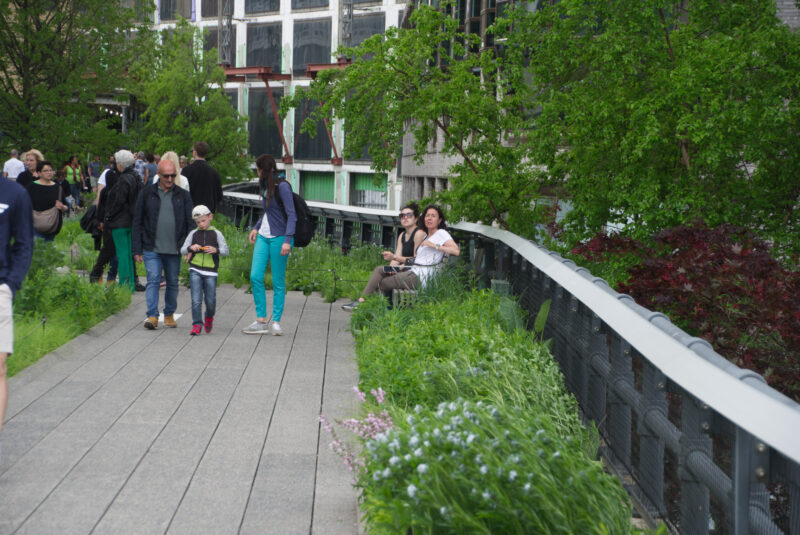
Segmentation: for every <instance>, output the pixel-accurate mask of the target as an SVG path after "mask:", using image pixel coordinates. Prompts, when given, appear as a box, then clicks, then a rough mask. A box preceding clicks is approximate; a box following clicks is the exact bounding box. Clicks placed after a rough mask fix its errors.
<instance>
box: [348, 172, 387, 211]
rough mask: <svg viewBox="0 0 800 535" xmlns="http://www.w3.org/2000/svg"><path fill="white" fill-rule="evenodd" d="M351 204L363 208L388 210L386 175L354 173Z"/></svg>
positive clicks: (352, 176)
mask: <svg viewBox="0 0 800 535" xmlns="http://www.w3.org/2000/svg"><path fill="white" fill-rule="evenodd" d="M376 182H377V184H376ZM350 204H352V205H353V206H360V207H362V208H386V174H385V173H377V174H372V173H352V174H351V175H350Z"/></svg>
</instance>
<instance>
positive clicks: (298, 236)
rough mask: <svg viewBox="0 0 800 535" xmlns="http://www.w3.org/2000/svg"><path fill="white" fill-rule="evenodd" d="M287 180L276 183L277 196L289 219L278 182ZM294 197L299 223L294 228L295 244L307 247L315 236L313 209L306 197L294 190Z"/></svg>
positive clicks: (286, 217)
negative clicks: (307, 202)
mask: <svg viewBox="0 0 800 535" xmlns="http://www.w3.org/2000/svg"><path fill="white" fill-rule="evenodd" d="M281 182H286V180H281V181H278V182H276V184H275V198H276V199H277V200H278V204H279V205H280V207H281V210H283V217H284V218H285V219H286V220H288V219H289V216H288V215H286V207H285V206H284V205H283V199H281V196H280V195H278V184H280V183H281ZM291 187H292V186H291V184H289V188H290V189H291ZM292 199H293V200H294V213H295V214H297V225H295V228H294V246H295V247H305V246H306V245H308V244H309V243H311V238H313V237H314V230H315V229H314V226H315V225H314V221H313V220H312V219H311V210H309V209H308V205H307V204H306V201H305V199H303V198H302V197H301V196H300V195H298V194H297V193H295V192H294V190H292Z"/></svg>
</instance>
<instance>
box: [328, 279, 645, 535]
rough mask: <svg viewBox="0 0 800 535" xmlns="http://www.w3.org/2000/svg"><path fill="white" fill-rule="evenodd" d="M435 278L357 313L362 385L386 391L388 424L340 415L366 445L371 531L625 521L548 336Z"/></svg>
mask: <svg viewBox="0 0 800 535" xmlns="http://www.w3.org/2000/svg"><path fill="white" fill-rule="evenodd" d="M440 279H442V277H440ZM456 279H458V277H456ZM461 279H462V280H461V282H463V277H462V278H461ZM440 282H441V284H439V285H438V288H432V289H431V291H430V292H423V293H422V294H421V295H420V296H419V298H418V300H417V302H416V303H415V304H414V306H413V307H411V308H406V309H400V310H387V309H386V306H385V302H384V301H383V300H382V299H381V298H374V299H369V300H368V301H367V302H366V303H365V304H364V305H362V306H361V307H359V308H358V310H357V311H356V312H355V313H354V316H353V320H352V328H353V333H354V336H355V339H356V353H357V359H358V365H359V370H360V373H361V385H360V386H361V389H362V390H365V391H370V390H373V391H378V389H382V391H385V401H384V407H385V408H386V410H387V412H386V413H385V414H386V417H385V418H384V420H387V419H389V418H390V419H391V421H392V422H393V424H394V427H392V428H390V429H388V430H382V428H381V427H380V426H376V425H375V420H376V418H379V417H377V416H375V414H374V412H371V413H370V414H369V415H368V416H367V417H366V418H365V419H364V420H363V423H364V426H357V425H354V424H353V422H354V421H353V420H351V421H350V422H344V424H345V427H347V428H350V429H352V428H354V427H355V428H356V429H357V433H358V434H359V435H360V436H361V442H362V445H363V446H364V448H363V452H364V453H363V457H361V458H360V460H358V461H357V462H356V463H355V469H356V478H357V484H358V486H359V487H360V488H361V490H362V512H363V515H364V519H365V521H366V525H367V528H368V531H369V532H370V533H453V534H455V533H459V534H460V533H628V532H630V531H631V530H632V528H631V524H630V517H631V506H630V502H629V499H628V497H627V495H626V493H625V491H624V490H623V488H622V486H621V485H620V484H619V482H618V481H617V480H616V479H615V478H613V477H612V476H610V475H608V474H606V473H605V472H604V471H603V469H602V465H601V463H600V462H599V461H597V460H595V459H596V458H597V447H598V438H597V433H596V431H595V430H594V429H593V428H586V427H584V426H582V424H581V422H580V420H579V417H578V409H577V404H576V402H575V400H574V398H573V397H572V396H571V395H570V394H568V393H567V391H566V389H565V388H564V385H563V378H562V376H561V374H560V372H559V370H558V366H557V364H556V363H555V362H554V361H553V359H552V357H551V355H550V353H549V351H548V350H547V347H546V344H543V343H541V341H540V340H538V339H537V336H536V334H534V333H530V332H527V331H524V330H521V329H517V328H515V326H516V325H519V324H521V323H522V321H520V319H521V318H520V316H521V314H522V313H521V311H520V309H519V308H518V307H517V306H516V303H514V302H513V301H510V300H508V299H507V298H501V297H498V296H497V295H495V294H493V293H492V292H490V291H486V290H481V291H478V290H475V291H465V290H462V289H459V287H460V283H458V282H457V283H454V282H453V281H447V280H446V279H443V280H442V281H440ZM509 310H513V311H514V314H511V315H509V314H508V311H509ZM514 316H516V317H514ZM368 407H369V408H370V409H373V410H374V409H375V407H374V402H368ZM370 425H372V426H373V427H375V428H376V429H378V430H379V432H377V433H370V431H369V426H370ZM336 440H338V439H336Z"/></svg>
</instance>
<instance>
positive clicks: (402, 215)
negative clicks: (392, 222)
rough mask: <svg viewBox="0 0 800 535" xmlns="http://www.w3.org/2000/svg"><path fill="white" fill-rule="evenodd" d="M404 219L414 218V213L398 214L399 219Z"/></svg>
mask: <svg viewBox="0 0 800 535" xmlns="http://www.w3.org/2000/svg"><path fill="white" fill-rule="evenodd" d="M406 217H414V212H400V219H404V218H406Z"/></svg>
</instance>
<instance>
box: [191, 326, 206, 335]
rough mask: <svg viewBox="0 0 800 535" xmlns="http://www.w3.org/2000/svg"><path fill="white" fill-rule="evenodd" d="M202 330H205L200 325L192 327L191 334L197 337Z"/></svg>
mask: <svg viewBox="0 0 800 535" xmlns="http://www.w3.org/2000/svg"><path fill="white" fill-rule="evenodd" d="M202 330H203V328H202V327H200V326H199V325H192V330H191V331H190V332H189V334H191V335H192V336H195V335H198V334H200V332H202Z"/></svg>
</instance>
